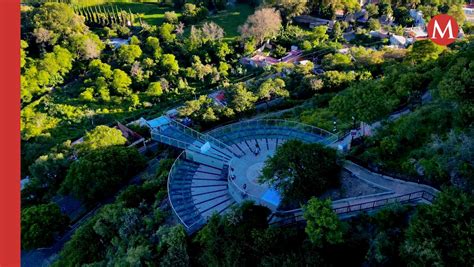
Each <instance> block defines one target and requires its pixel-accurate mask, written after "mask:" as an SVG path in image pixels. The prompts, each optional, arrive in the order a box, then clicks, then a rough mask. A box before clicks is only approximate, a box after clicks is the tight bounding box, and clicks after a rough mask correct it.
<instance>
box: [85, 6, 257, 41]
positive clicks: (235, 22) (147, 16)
mask: <svg viewBox="0 0 474 267" xmlns="http://www.w3.org/2000/svg"><path fill="white" fill-rule="evenodd" d="M89 1H92V2H94V1H101V0H89ZM85 5H87V4H85ZM100 5H101V6H114V7H117V8H118V9H119V10H120V9H122V10H124V11H129V10H130V11H131V12H132V13H134V14H143V18H142V19H143V21H145V22H146V23H148V24H150V25H160V24H162V23H163V20H164V14H165V12H166V11H173V10H174V9H173V8H171V7H162V6H159V5H157V4H153V3H131V2H108V3H106V4H100ZM174 11H175V12H176V14H178V16H181V13H180V12H179V11H177V10H174ZM253 12H254V8H252V7H251V6H249V5H247V4H236V5H235V6H234V7H229V8H228V9H227V10H223V11H220V12H218V13H216V14H214V15H212V16H210V17H209V18H208V19H207V20H205V21H203V22H201V23H200V24H202V23H204V22H206V21H213V22H215V23H216V24H218V25H219V26H221V27H222V28H223V29H224V31H225V33H226V36H225V39H226V40H233V39H235V38H236V37H237V36H239V32H238V27H239V26H240V25H242V24H244V22H245V20H247V17H248V16H249V15H251V14H252V13H253ZM186 26H189V25H186ZM189 29H190V27H187V28H186V32H185V34H188V33H189Z"/></svg>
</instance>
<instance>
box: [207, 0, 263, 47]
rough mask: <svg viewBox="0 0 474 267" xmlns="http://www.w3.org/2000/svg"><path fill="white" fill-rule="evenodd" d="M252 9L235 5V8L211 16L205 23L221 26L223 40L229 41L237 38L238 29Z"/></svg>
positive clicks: (247, 6) (244, 5) (243, 5)
mask: <svg viewBox="0 0 474 267" xmlns="http://www.w3.org/2000/svg"><path fill="white" fill-rule="evenodd" d="M253 12H254V9H253V8H252V7H251V6H249V5H246V4H236V5H235V7H233V8H229V9H228V10H223V11H221V12H218V13H217V14H215V15H213V16H211V17H210V18H209V19H208V20H207V21H213V22H215V23H216V24H218V25H219V26H221V27H222V28H223V29H224V31H225V33H226V36H225V39H227V40H231V39H235V38H236V37H237V36H239V35H240V34H239V32H238V30H237V29H238V27H239V26H240V25H242V24H244V23H245V21H246V20H247V17H248V16H249V15H251V14H252V13H253Z"/></svg>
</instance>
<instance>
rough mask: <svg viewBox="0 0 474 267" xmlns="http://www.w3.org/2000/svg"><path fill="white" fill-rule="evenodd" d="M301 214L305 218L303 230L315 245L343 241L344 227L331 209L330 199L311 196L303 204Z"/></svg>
mask: <svg viewBox="0 0 474 267" xmlns="http://www.w3.org/2000/svg"><path fill="white" fill-rule="evenodd" d="M303 216H304V218H305V220H306V228H305V232H306V234H307V235H308V237H309V240H310V241H311V242H312V243H313V244H315V245H316V246H320V247H322V246H324V245H325V244H338V243H341V242H343V240H344V239H343V234H344V227H343V224H342V223H341V221H339V218H337V215H336V214H335V213H334V211H333V210H332V206H331V200H330V199H326V200H319V199H317V198H314V197H313V198H311V199H310V200H309V201H308V203H307V204H306V205H304V206H303Z"/></svg>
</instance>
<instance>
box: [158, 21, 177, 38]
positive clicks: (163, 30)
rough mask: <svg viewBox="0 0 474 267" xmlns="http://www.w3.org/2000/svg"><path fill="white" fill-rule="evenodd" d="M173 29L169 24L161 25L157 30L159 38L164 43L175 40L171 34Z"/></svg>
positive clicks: (174, 36) (174, 35)
mask: <svg viewBox="0 0 474 267" xmlns="http://www.w3.org/2000/svg"><path fill="white" fill-rule="evenodd" d="M174 29H175V27H174V26H173V25H172V24H169V23H163V24H162V25H161V26H160V27H159V28H158V32H159V33H160V37H161V39H162V40H163V42H165V43H171V42H173V41H174V40H175V39H176V34H174V33H173V31H174Z"/></svg>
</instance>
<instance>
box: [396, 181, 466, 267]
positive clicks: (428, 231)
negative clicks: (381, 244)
mask: <svg viewBox="0 0 474 267" xmlns="http://www.w3.org/2000/svg"><path fill="white" fill-rule="evenodd" d="M473 215H474V198H473V197H472V196H470V195H467V194H465V193H462V192H460V191H458V190H455V189H452V188H451V189H447V190H445V191H444V192H442V193H440V194H438V197H437V199H436V200H435V202H434V203H433V205H422V206H419V207H418V208H417V213H416V215H415V217H414V218H413V219H412V220H411V222H410V226H409V227H408V229H407V232H406V240H405V242H404V244H403V247H402V255H403V257H404V259H405V260H406V261H407V264H409V265H419V266H428V265H429V266H446V265H452V266H470V265H473V264H474V244H473V240H474V233H473V232H472V229H474V219H473V218H474V216H473Z"/></svg>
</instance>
